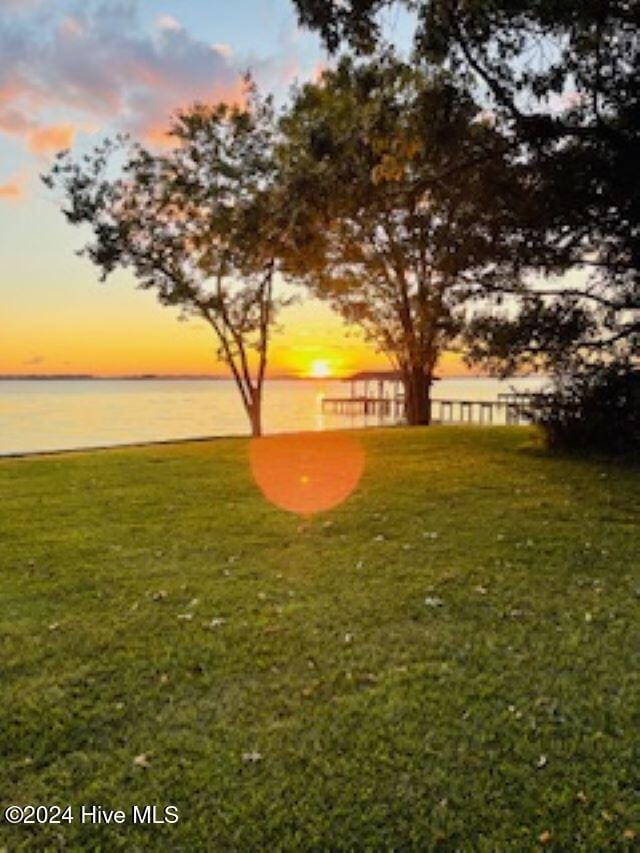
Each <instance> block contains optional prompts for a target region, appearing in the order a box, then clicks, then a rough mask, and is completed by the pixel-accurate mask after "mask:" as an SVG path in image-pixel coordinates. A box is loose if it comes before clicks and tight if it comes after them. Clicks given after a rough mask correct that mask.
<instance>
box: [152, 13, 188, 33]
mask: <svg viewBox="0 0 640 853" xmlns="http://www.w3.org/2000/svg"><path fill="white" fill-rule="evenodd" d="M156 26H157V28H158V29H159V30H181V29H182V24H181V23H180V22H179V21H176V19H175V18H174V17H172V16H171V15H161V16H160V17H159V18H158V19H157V21H156Z"/></svg>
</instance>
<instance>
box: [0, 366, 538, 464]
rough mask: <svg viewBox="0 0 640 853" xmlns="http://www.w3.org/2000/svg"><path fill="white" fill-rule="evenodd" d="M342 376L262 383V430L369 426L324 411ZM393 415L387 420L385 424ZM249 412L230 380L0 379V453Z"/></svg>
mask: <svg viewBox="0 0 640 853" xmlns="http://www.w3.org/2000/svg"><path fill="white" fill-rule="evenodd" d="M542 384H543V380H541V379H534V378H529V379H517V380H507V381H504V382H498V381H496V380H493V379H466V378H465V379H443V380H441V381H440V382H438V383H437V385H436V386H435V390H434V398H436V399H438V398H440V399H458V400H459V399H465V400H495V399H496V397H497V395H498V393H499V392H501V391H508V390H510V389H511V388H517V389H518V390H536V389H537V388H539V387H541V385H542ZM348 393H349V390H348V385H346V384H345V383H343V382H339V381H335V380H331V381H318V380H308V381H307V380H299V381H292V380H291V381H290V380H279V381H272V382H268V383H267V385H266V388H265V403H264V406H265V411H264V425H265V432H267V433H277V432H295V431H298V430H324V429H344V428H348V427H354V428H356V427H363V426H374V425H377V424H379V423H381V421H380V420H379V419H378V417H372V416H369V417H368V418H364V417H361V416H357V417H351V416H347V415H334V414H323V413H322V412H321V409H320V400H321V397H322V396H323V395H324V396H327V397H330V396H338V397H339V396H347V395H348ZM389 422H390V421H387V423H389ZM247 432H248V428H247V422H246V416H245V414H244V411H243V410H242V406H241V403H240V399H239V397H238V394H237V391H236V389H235V386H234V384H233V383H232V382H231V381H227V380H222V381H209V380H122V379H120V380H118V379H114V380H73V381H69V380H50V381H27V380H24V381H23V380H18V381H0V455H1V454H7V453H26V452H35V451H42V450H65V449H71V448H77V447H87V448H88V447H102V446H111V445H118V444H127V443H129V442H144V441H160V440H167V439H174V438H196V437H202V436H212V435H245V434H246V433H247Z"/></svg>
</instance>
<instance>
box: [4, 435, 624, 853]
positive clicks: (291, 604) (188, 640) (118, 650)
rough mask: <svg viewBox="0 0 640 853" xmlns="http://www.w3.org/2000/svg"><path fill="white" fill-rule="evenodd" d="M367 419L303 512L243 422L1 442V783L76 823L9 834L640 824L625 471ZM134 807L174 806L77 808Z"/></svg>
mask: <svg viewBox="0 0 640 853" xmlns="http://www.w3.org/2000/svg"><path fill="white" fill-rule="evenodd" d="M361 440H362V442H363V443H364V445H365V447H366V451H367V468H366V473H365V475H364V478H363V480H362V483H361V486H360V488H359V489H358V491H357V492H356V493H355V494H354V495H353V496H352V497H351V499H350V500H348V501H347V502H346V503H345V504H343V506H342V507H340V508H339V509H336V510H334V511H332V512H329V513H325V514H323V515H320V516H318V517H316V518H314V519H313V520H312V521H311V522H309V523H308V524H305V523H301V522H300V520H299V519H298V518H296V517H295V516H293V515H290V514H287V513H285V512H283V511H280V510H278V509H275V508H273V507H271V506H269V505H268V504H266V503H265V501H264V500H263V498H262V496H261V494H260V493H259V492H258V491H257V489H256V488H255V487H254V485H253V483H252V480H251V476H250V473H249V470H248V466H247V448H248V445H247V443H246V442H245V441H243V440H220V441H213V442H208V443H192V444H175V445H167V446H155V447H147V448H139V449H126V450H117V451H106V452H97V453H87V454H78V455H67V456H52V457H48V458H39V459H30V460H7V461H4V462H2V463H0V496H1V499H2V509H1V515H0V566H1V570H0V600H1V602H2V606H1V608H0V622H1V633H0V641H1V645H0V666H1V669H2V681H1V686H0V715H1V716H0V761H1V762H2V766H1V768H0V769H1V773H0V801H1V802H2V805H6V804H8V803H18V804H20V805H24V804H26V803H35V804H49V803H57V804H59V805H66V804H71V805H72V806H73V808H74V814H75V816H76V819H75V820H74V821H73V823H71V824H63V825H60V826H50V827H29V828H25V827H15V828H11V827H8V826H7V825H6V824H4V823H0V849H2V848H3V846H5V847H6V849H7V850H10V851H13V850H19V849H22V848H33V849H38V850H43V849H61V848H67V847H68V848H71V849H84V850H89V849H97V848H100V849H103V850H112V849H120V848H122V849H128V850H136V849H138V850H143V849H144V850H149V849H164V848H166V849H171V850H185V851H192V850H237V851H254V850H260V851H274V850H318V851H319V850H327V851H329V850H330V851H339V850H345V851H346V850H372V851H375V850H385V849H395V850H420V851H425V850H431V849H442V850H456V851H457V850H474V851H475V850H479V851H483V850H486V851H503V850H527V851H530V850H533V849H535V848H536V847H542V846H543V845H546V849H558V850H572V851H573V850H588V851H597V850H602V849H627V848H628V849H631V848H632V847H634V845H635V844H637V843H638V837H636V838H635V841H634V838H633V833H634V831H636V832H637V831H638V830H639V825H638V824H639V820H638V818H639V811H640V773H639V768H640V750H639V735H638V732H639V730H640V725H639V724H640V713H639V709H640V679H639V669H640V667H639V665H638V664H639V658H638V651H639V649H640V618H639V617H640V571H639V568H640V567H639V563H640V547H639V531H640V526H639V523H640V471H639V470H638V469H637V468H636V469H634V468H633V467H626V468H625V467H623V466H616V465H614V464H610V463H607V462H605V461H585V460H576V459H560V458H554V457H551V456H546V455H544V454H543V453H542V452H541V451H537V450H535V448H534V446H533V441H532V434H531V433H530V432H529V431H528V430H527V429H523V428H512V429H502V428H494V429H485V430H483V429H481V428H478V429H476V428H472V427H466V428H465V427H463V428H455V427H435V428H432V429H426V430H406V429H394V430H386V431H377V430H374V431H368V432H366V433H362V434H361ZM212 620H213V621H212ZM220 620H224V621H220ZM134 803H137V804H147V803H149V804H157V805H159V806H164V805H167V804H172V805H175V806H177V807H178V809H179V813H180V821H179V823H178V824H176V825H165V826H144V827H139V826H133V825H131V824H130V823H127V824H126V825H123V826H115V827H114V826H99V825H81V824H80V821H79V817H78V812H79V808H80V806H81V805H82V804H96V805H101V806H103V807H104V808H107V809H115V808H122V809H125V810H128V809H129V808H130V807H131V805H132V804H134Z"/></svg>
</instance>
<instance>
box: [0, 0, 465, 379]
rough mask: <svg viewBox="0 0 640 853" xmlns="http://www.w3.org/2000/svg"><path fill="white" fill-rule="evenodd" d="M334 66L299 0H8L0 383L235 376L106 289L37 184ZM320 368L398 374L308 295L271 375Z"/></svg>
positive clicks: (175, 325)
mask: <svg viewBox="0 0 640 853" xmlns="http://www.w3.org/2000/svg"><path fill="white" fill-rule="evenodd" d="M395 25H396V26H397V27H398V31H399V36H400V37H402V32H401V29H402V24H401V21H398V22H396V23H395ZM324 61H325V55H324V52H323V50H322V48H321V46H320V44H319V41H318V39H317V38H316V37H315V36H313V35H310V34H308V33H303V32H301V31H300V30H299V29H298V28H297V26H296V19H295V13H294V9H293V4H292V3H291V2H290V0H236V2H228V0H0V373H95V374H104V375H111V374H129V373H150V372H153V373H169V374H176V373H218V374H224V373H225V370H224V368H223V367H222V366H221V365H219V364H217V363H216V362H215V360H214V356H215V346H214V340H213V338H212V336H211V333H210V331H209V330H208V329H206V328H205V327H204V326H201V325H199V324H198V323H195V322H188V323H179V322H178V321H177V319H176V313H175V312H174V311H172V310H171V309H167V308H162V307H160V306H159V305H158V304H157V303H156V301H155V298H154V296H153V294H151V293H143V292H141V291H137V290H136V289H135V286H134V281H133V279H132V278H131V277H130V276H128V275H126V274H116V275H114V276H113V277H112V278H111V279H110V280H109V283H108V284H106V285H102V284H100V283H99V282H98V280H97V275H96V271H95V269H94V268H93V267H92V265H91V264H90V263H89V262H88V261H87V260H84V259H82V258H78V257H77V255H76V254H75V250H77V249H78V248H80V246H81V245H82V242H83V241H82V233H81V232H80V231H76V230H73V229H71V228H70V227H69V226H68V225H67V224H66V223H65V222H64V220H63V218H62V216H61V214H60V212H59V210H58V208H57V207H56V203H55V200H54V199H53V198H52V197H51V195H50V194H49V193H48V191H47V190H46V189H45V188H44V187H43V186H42V185H41V184H40V182H39V180H38V174H39V173H40V172H42V171H44V170H46V168H47V165H48V163H49V162H50V161H51V158H52V156H53V154H54V153H55V152H56V151H57V150H59V149H60V148H65V147H69V146H73V147H74V148H75V149H76V150H83V149H85V148H87V147H88V146H90V145H91V144H92V143H93V142H97V141H98V140H100V139H101V138H102V136H103V135H104V134H106V133H110V132H114V131H116V130H126V131H128V132H130V133H132V134H133V135H134V136H136V137H138V138H141V139H143V140H146V141H147V142H150V143H153V140H154V139H157V137H158V134H159V133H161V131H162V129H163V128H164V127H165V126H166V124H167V120H168V118H169V116H170V114H171V112H172V111H173V110H174V109H175V108H177V107H179V106H181V105H184V104H188V103H189V102H191V101H193V100H196V99H198V100H216V99H220V98H224V97H228V96H233V94H234V93H235V92H237V91H238V86H239V79H240V76H241V75H242V73H244V72H245V71H247V70H248V69H250V70H251V71H252V72H253V74H254V76H255V77H256V79H257V81H258V83H259V84H260V86H261V88H262V89H263V90H265V91H270V92H273V93H274V94H275V95H276V96H277V97H278V98H279V99H280V100H282V99H284V97H285V96H286V93H287V91H288V89H289V87H290V86H291V85H292V84H293V83H294V82H295V81H296V80H298V81H303V80H305V79H308V78H310V77H311V76H313V75H314V74H316V73H317V72H318V69H319V68H321V67H322V64H323V63H324ZM318 360H321V361H325V362H327V364H328V366H329V369H330V371H331V372H332V373H337V374H339V375H344V374H345V373H349V372H351V371H353V370H358V369H362V368H374V367H386V366H387V362H386V360H385V359H384V358H383V357H382V356H380V355H378V354H376V353H375V352H374V351H373V350H372V348H371V347H369V346H366V345H365V344H364V343H363V342H362V340H361V338H360V337H359V336H358V335H357V334H354V332H353V330H352V331H350V332H348V331H347V330H346V329H345V327H344V326H343V324H342V323H341V321H340V320H339V319H338V318H337V317H335V316H334V315H333V314H332V313H331V311H330V310H329V309H328V308H327V307H326V306H324V305H318V304H317V303H309V301H308V300H305V301H304V304H299V305H297V306H294V307H292V308H289V309H287V310H286V312H285V313H284V314H283V316H282V331H281V332H280V333H279V334H278V335H277V337H276V339H275V340H274V344H273V348H272V357H271V365H272V366H271V372H272V373H277V374H282V373H287V374H289V373H290V374H294V375H304V374H307V373H308V372H309V370H310V368H311V365H312V363H313V362H314V361H318ZM442 372H444V373H450V372H460V366H459V364H457V362H456V361H455V360H454V359H452V358H448V359H445V363H444V365H443V371H442Z"/></svg>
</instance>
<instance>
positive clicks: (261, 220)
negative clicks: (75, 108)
mask: <svg viewBox="0 0 640 853" xmlns="http://www.w3.org/2000/svg"><path fill="white" fill-rule="evenodd" d="M274 133H275V122H274V111H273V107H272V103H271V101H270V100H268V99H267V100H261V99H260V98H259V97H258V95H257V93H256V91H255V89H254V88H253V86H249V92H248V102H247V104H246V105H245V106H232V105H227V104H219V105H216V106H207V105H203V104H199V105H195V106H193V107H191V108H190V109H187V110H185V111H183V112H181V113H180V114H178V116H177V117H176V119H175V120H174V122H173V124H172V127H171V129H170V137H171V138H172V139H173V141H174V143H175V144H174V146H173V147H172V148H171V149H170V150H169V151H167V152H165V153H152V152H150V151H149V150H146V149H145V148H143V147H142V146H141V145H138V144H131V143H130V142H129V141H128V140H127V139H125V138H123V137H119V138H117V139H115V140H108V141H107V142H105V143H104V144H103V145H101V146H99V147H98V148H96V149H95V150H94V151H93V152H92V153H91V154H88V155H85V156H83V157H81V158H74V157H73V156H72V155H71V154H70V153H69V152H63V153H62V154H61V155H59V156H58V158H57V160H56V163H55V164H54V166H53V168H52V169H51V171H50V172H49V174H48V175H46V176H45V177H44V181H45V183H46V184H47V185H48V186H49V187H56V188H58V189H59V190H61V191H62V194H63V198H64V205H65V206H64V214H65V216H66V218H67V220H68V221H69V222H70V223H71V224H73V225H88V226H89V227H90V228H91V230H92V232H93V240H92V241H91V242H89V243H88V244H87V245H86V246H85V247H84V249H83V250H82V252H81V254H84V255H86V256H87V257H89V258H90V259H91V261H93V263H94V264H95V265H96V266H97V267H98V268H99V269H100V271H101V274H102V280H105V279H106V278H107V277H108V276H109V275H110V274H111V273H112V272H113V271H114V270H115V269H116V268H129V269H131V270H132V271H133V273H134V275H135V277H136V279H137V280H138V284H139V286H140V287H141V288H143V289H145V290H153V291H155V293H156V295H157V298H158V300H159V301H160V303H161V304H162V305H168V306H177V307H179V308H180V309H181V311H182V315H183V316H184V317H188V316H192V317H197V318H199V319H202V320H204V321H205V322H206V323H207V324H208V325H209V326H210V328H211V329H212V330H213V332H214V334H215V337H216V340H217V344H218V357H219V358H220V359H221V360H222V361H223V362H224V363H226V365H227V366H228V367H229V369H230V371H231V373H232V375H233V378H234V380H235V382H236V385H237V387H238V390H239V392H240V395H241V398H242V402H243V405H244V408H245V410H246V412H247V415H248V417H249V420H250V424H251V431H252V434H253V435H256V436H257V435H260V434H261V428H262V426H261V423H262V422H261V416H262V391H263V383H264V377H265V370H266V366H267V356H268V345H269V334H270V331H271V328H272V325H273V322H274V316H275V312H276V310H277V308H278V307H279V304H280V303H279V302H278V300H276V299H275V298H274V294H273V280H274V275H275V272H276V268H277V257H278V241H279V227H278V216H277V203H276V201H275V193H274V181H275V166H274V161H273V156H272V155H273V144H274ZM254 351H255V356H253V355H252V353H253V352H254ZM254 362H255V363H254Z"/></svg>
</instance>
